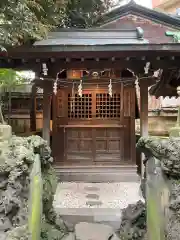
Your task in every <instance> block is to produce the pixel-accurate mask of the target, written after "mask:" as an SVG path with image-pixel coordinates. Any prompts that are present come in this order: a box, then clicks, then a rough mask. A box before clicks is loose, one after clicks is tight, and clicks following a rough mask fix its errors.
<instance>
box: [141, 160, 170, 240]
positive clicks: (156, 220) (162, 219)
mask: <svg viewBox="0 0 180 240" xmlns="http://www.w3.org/2000/svg"><path fill="white" fill-rule="evenodd" d="M146 204H147V237H148V238H147V239H148V240H155V239H156V240H165V239H166V238H165V236H166V227H167V222H166V221H167V214H168V205H169V187H168V183H167V180H166V178H165V176H164V174H163V172H162V169H161V166H160V161H159V160H157V159H156V158H154V157H151V158H150V159H149V160H148V161H147V165H146Z"/></svg>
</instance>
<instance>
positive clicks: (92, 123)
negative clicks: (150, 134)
mask: <svg viewBox="0 0 180 240" xmlns="http://www.w3.org/2000/svg"><path fill="white" fill-rule="evenodd" d="M129 92H130V91H129V89H125V94H123V95H122V91H121V89H120V88H119V89H118V88H117V89H116V91H114V93H113V96H112V97H110V96H109V94H108V93H107V89H105V90H103V89H101V90H99V89H98V91H97V90H96V89H88V90H83V96H82V97H79V96H78V94H77V93H76V94H74V96H73V97H72V95H71V92H70V90H66V91H64V97H65V99H64V100H61V101H60V103H61V112H63V114H64V115H63V116H61V118H60V117H59V121H58V124H59V126H58V129H59V130H60V129H61V134H62V129H63V136H62V135H61V140H63V141H64V142H63V144H61V147H63V149H64V150H63V158H61V160H62V161H64V162H66V163H67V164H68V163H70V164H73V163H74V164H81V165H85V164H122V163H124V161H125V159H128V160H129V159H130V158H132V153H131V152H132V151H131V145H132V141H131V130H132V120H133V121H134V117H132V116H131V113H132V111H131V109H132V108H133V107H134V106H133V101H132V99H131V94H129ZM61 96H62V94H61ZM124 96H125V99H126V102H125V103H124V100H125V99H124ZM73 98H74V99H73ZM72 99H73V101H72ZM122 102H123V108H122ZM60 103H59V104H60ZM62 104H63V106H62ZM124 108H125V109H124ZM62 109H63V111H62ZM122 110H123V112H122ZM122 115H123V116H122ZM124 144H126V146H125V147H124ZM134 147H135V146H134ZM124 150H125V151H124ZM61 156H62V154H61Z"/></svg>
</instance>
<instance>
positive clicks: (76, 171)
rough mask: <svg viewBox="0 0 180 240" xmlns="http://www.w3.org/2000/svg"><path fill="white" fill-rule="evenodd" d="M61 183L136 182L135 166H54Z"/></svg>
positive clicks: (137, 177) (137, 179) (137, 178)
mask: <svg viewBox="0 0 180 240" xmlns="http://www.w3.org/2000/svg"><path fill="white" fill-rule="evenodd" d="M54 167H55V169H56V173H57V176H58V178H59V181H61V182H66V181H67V182H87V183H88V182H92V183H107V182H138V181H139V176H138V175H137V166H136V165H130V164H129V165H84V166H81V165H70V166H68V165H55V166H54Z"/></svg>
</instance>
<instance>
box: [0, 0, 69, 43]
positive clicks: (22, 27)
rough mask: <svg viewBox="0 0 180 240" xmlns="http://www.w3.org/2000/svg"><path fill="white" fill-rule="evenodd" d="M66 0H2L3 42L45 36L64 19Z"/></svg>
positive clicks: (24, 40)
mask: <svg viewBox="0 0 180 240" xmlns="http://www.w3.org/2000/svg"><path fill="white" fill-rule="evenodd" d="M64 4H65V1H64V0H1V1H0V19H1V22H0V23H1V25H0V42H1V44H3V45H4V44H8V45H9V44H13V45H14V44H23V43H24V42H26V41H27V40H29V39H40V38H41V37H45V36H46V34H47V31H49V30H50V29H52V28H53V27H55V26H58V25H59V23H60V22H61V20H62V19H63V11H62V10H63V7H64Z"/></svg>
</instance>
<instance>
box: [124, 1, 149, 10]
mask: <svg viewBox="0 0 180 240" xmlns="http://www.w3.org/2000/svg"><path fill="white" fill-rule="evenodd" d="M129 1H130V0H122V1H121V3H120V5H123V4H126V3H128V2H129ZM134 1H135V2H136V3H137V4H139V5H142V6H144V7H148V8H152V0H134Z"/></svg>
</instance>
